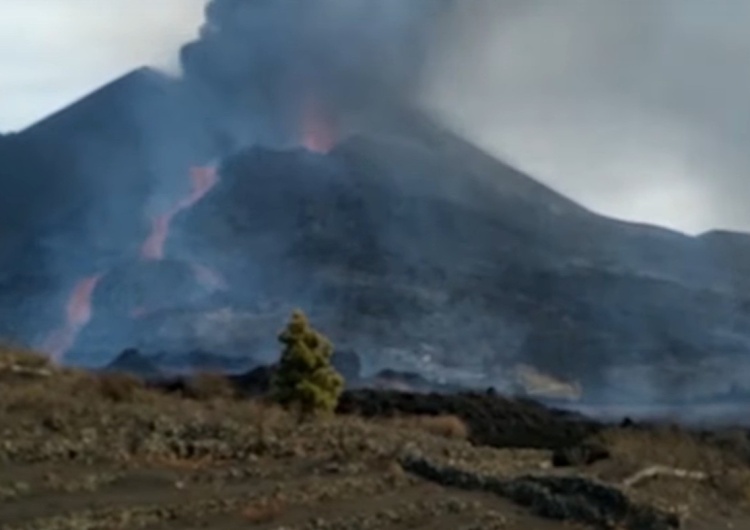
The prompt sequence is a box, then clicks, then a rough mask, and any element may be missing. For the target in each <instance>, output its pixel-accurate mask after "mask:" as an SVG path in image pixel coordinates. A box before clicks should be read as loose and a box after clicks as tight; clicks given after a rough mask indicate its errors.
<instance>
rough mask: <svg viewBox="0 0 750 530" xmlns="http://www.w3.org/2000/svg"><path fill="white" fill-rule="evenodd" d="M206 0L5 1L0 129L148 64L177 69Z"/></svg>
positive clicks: (1, 5) (0, 4)
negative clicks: (179, 55)
mask: <svg viewBox="0 0 750 530" xmlns="http://www.w3.org/2000/svg"><path fill="white" fill-rule="evenodd" d="M204 5H205V0H0V131H9V130H17V129H19V128H22V127H24V126H26V125H28V124H30V123H31V122H34V121H36V120H37V119H39V118H42V117H44V116H45V115H46V114H48V113H49V112H51V111H54V110H57V109H58V108H61V107H64V106H65V105H67V104H68V103H70V101H71V100H72V99H75V98H78V97H80V96H83V95H85V94H86V93H87V92H88V91H90V90H92V89H93V88H96V87H97V86H98V85H102V84H104V83H106V82H108V81H110V80H111V79H112V78H114V77H116V76H118V75H120V74H122V73H124V72H126V71H127V70H129V69H131V68H133V67H136V66H141V65H143V64H159V65H164V66H174V64H176V63H175V58H176V52H177V50H178V49H179V46H180V45H181V44H182V43H184V42H186V41H187V40H190V39H191V38H192V37H193V36H194V35H195V34H196V32H197V28H198V26H199V25H200V23H201V20H202V18H203V6H204Z"/></svg>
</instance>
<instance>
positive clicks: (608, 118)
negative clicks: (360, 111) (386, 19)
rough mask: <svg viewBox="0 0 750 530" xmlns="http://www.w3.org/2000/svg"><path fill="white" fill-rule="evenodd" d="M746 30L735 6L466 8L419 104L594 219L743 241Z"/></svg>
mask: <svg viewBox="0 0 750 530" xmlns="http://www.w3.org/2000/svg"><path fill="white" fill-rule="evenodd" d="M510 8H513V9H510ZM748 22H750V5H748V4H747V3H746V2H737V1H735V0H716V1H710V2H709V1H706V0H566V1H559V0H526V1H524V2H518V1H513V0H474V1H471V2H464V3H462V5H461V9H460V10H459V12H457V13H456V14H455V16H454V17H453V20H452V24H451V27H450V32H448V33H446V35H445V37H444V38H442V39H441V40H440V41H438V42H437V43H436V46H437V47H436V48H433V49H432V50H431V53H430V64H429V66H428V68H427V75H426V78H425V79H424V84H423V88H424V94H423V95H424V100H425V102H426V103H427V104H428V105H429V106H430V107H431V108H432V109H433V110H435V111H436V112H438V113H439V114H440V115H442V116H443V117H444V119H446V120H447V121H448V122H450V123H451V124H453V125H454V126H457V127H459V128H460V129H461V130H462V132H464V133H465V134H466V135H467V136H469V137H471V138H472V139H474V140H476V141H478V142H480V143H481V144H483V145H484V146H486V147H487V148H489V149H490V150H492V151H493V152H494V153H496V154H499V155H501V156H504V157H505V158H506V159H510V161H512V162H514V163H516V164H517V165H519V166H521V167H522V168H523V169H526V170H528V171H529V172H530V173H531V174H532V175H534V176H535V177H537V178H540V179H541V180H543V181H545V182H546V183H548V184H550V185H551V186H553V187H554V188H556V189H558V190H560V191H561V192H563V193H566V194H567V195H569V196H571V197H572V198H574V199H577V200H579V201H581V202H583V203H584V204H585V205H587V206H589V207H592V208H593V209H595V210H597V211H600V212H602V213H605V214H611V215H616V216H620V217H625V218H629V219H633V220H638V221H650V222H654V223H658V224H666V225H668V226H672V227H677V228H680V229H683V230H687V231H690V232H700V231H703V230H708V229H711V228H717V227H728V228H736V229H742V230H747V229H748V228H750V209H748V208H747V206H746V202H747V198H748V196H750V180H748V179H747V173H748V169H749V168H750V157H748V154H747V153H748V151H747V148H746V145H747V142H748V140H750V138H749V136H750V128H749V127H748V123H750V103H749V100H748V94H750V59H749V57H750V53H749V52H750V37H749V36H748V35H749V34H748V32H747V31H746V28H747V24H748Z"/></svg>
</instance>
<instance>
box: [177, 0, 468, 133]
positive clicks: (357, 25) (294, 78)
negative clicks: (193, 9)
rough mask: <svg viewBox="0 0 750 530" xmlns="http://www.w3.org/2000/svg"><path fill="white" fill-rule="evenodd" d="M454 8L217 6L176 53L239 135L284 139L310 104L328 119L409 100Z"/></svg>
mask: <svg viewBox="0 0 750 530" xmlns="http://www.w3.org/2000/svg"><path fill="white" fill-rule="evenodd" d="M452 5H453V4H452V2H450V1H445V0H424V1H420V2H404V1H402V0H381V1H372V0H320V1H315V2H310V1H309V0H250V1H247V0H245V1H243V0H213V1H211V2H210V3H209V4H208V6H207V8H206V22H205V24H204V26H203V28H202V30H201V37H200V39H199V40H197V41H195V42H192V43H190V44H188V45H187V46H185V47H184V48H183V50H182V53H181V59H182V66H183V69H184V73H185V77H186V79H187V80H188V81H192V82H197V83H198V84H200V85H201V86H203V87H205V88H208V89H209V91H210V92H211V93H213V94H215V95H217V99H221V100H222V101H223V102H224V103H225V104H226V108H231V109H232V112H231V114H232V115H233V116H234V120H235V122H237V121H242V122H243V123H242V125H241V126H240V127H239V130H243V129H244V130H245V131H246V132H247V131H248V130H249V132H250V134H253V133H258V131H262V132H263V133H265V134H266V135H268V134H269V131H274V132H275V134H276V135H277V138H276V139H278V138H282V139H283V138H284V137H288V136H289V135H290V134H293V130H294V129H296V128H297V127H298V126H299V121H300V116H301V115H303V114H304V113H305V112H306V109H305V108H304V107H305V105H308V104H309V101H310V99H311V98H314V99H315V100H316V103H315V104H316V105H318V106H322V107H324V108H325V109H326V112H328V113H331V114H333V115H334V116H333V117H334V118H337V117H338V115H339V114H344V115H351V114H354V113H357V112H358V111H360V110H362V109H363V108H364V107H367V106H368V105H371V104H373V102H375V101H377V100H380V99H383V98H395V99H397V100H401V101H406V100H411V99H413V98H414V96H415V94H416V91H417V88H418V87H419V81H420V77H421V72H422V65H423V64H425V60H426V53H427V51H428V49H429V46H430V38H431V36H432V35H433V34H434V33H435V30H436V28H437V26H438V25H439V23H440V21H441V20H442V19H443V18H444V17H445V15H446V14H447V13H448V12H449V11H451V10H452ZM238 109H244V110H245V112H244V113H243V114H242V115H241V118H237V111H238ZM252 125H254V128H252ZM266 140H273V138H271V139H269V138H266Z"/></svg>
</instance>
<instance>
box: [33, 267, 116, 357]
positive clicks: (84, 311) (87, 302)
mask: <svg viewBox="0 0 750 530" xmlns="http://www.w3.org/2000/svg"><path fill="white" fill-rule="evenodd" d="M101 278H102V275H101V274H95V275H93V276H88V277H86V278H84V279H82V280H80V281H79V282H78V283H77V284H76V285H75V287H74V289H73V292H72V293H71V295H70V298H68V304H67V305H66V307H65V323H64V324H63V325H62V326H61V327H59V328H58V329H56V330H54V331H53V332H52V333H51V334H50V336H49V337H47V339H46V340H45V341H44V343H43V344H42V346H41V348H40V349H41V350H42V351H44V352H45V353H47V354H48V355H49V356H50V358H51V359H52V360H53V361H54V362H59V361H60V360H61V359H62V357H63V356H64V355H65V352H67V351H68V350H69V349H70V348H72V347H73V344H75V341H76V338H77V337H78V334H79V333H80V332H81V330H82V329H83V327H84V326H85V325H86V324H87V323H88V322H89V320H91V314H92V312H91V299H92V297H93V295H94V290H95V289H96V286H97V285H98V284H99V281H100V280H101Z"/></svg>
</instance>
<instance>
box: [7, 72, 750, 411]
mask: <svg viewBox="0 0 750 530" xmlns="http://www.w3.org/2000/svg"><path fill="white" fill-rule="evenodd" d="M197 97H198V96H197V93H196V92H191V91H189V90H188V89H187V88H186V87H185V86H184V85H183V84H181V83H179V82H176V81H174V80H170V79H167V78H165V77H163V76H161V75H159V74H156V73H154V72H151V71H149V70H138V71H135V72H133V73H131V74H129V75H127V76H125V77H123V78H121V79H119V80H117V81H115V82H113V83H111V84H109V85H107V86H105V87H103V88H102V89H101V90H98V91H96V92H95V93H94V94H92V95H91V96H89V97H87V98H84V99H83V100H81V101H79V102H77V103H76V104H74V105H72V106H70V107H69V108H67V109H63V110H62V111H61V112H59V113H57V114H55V115H53V116H51V117H50V118H48V119H46V120H43V121H41V122H39V123H38V124H36V125H35V126H33V127H31V128H30V129H28V130H27V131H24V132H22V133H20V134H17V135H10V136H3V137H0V186H2V189H3V190H7V192H6V191H4V192H3V193H2V194H0V221H2V222H0V313H2V314H4V315H10V316H8V317H7V318H6V319H5V320H3V321H2V322H0V326H2V328H1V329H0V333H2V334H3V335H8V334H10V335H12V336H13V337H17V338H21V339H25V340H30V339H33V338H38V336H39V335H40V334H44V333H45V332H46V331H47V330H49V329H51V328H52V327H53V326H55V325H57V324H58V323H59V319H60V316H61V314H62V312H63V308H64V304H65V298H66V296H67V295H68V293H69V292H70V289H71V288H72V286H73V285H74V283H75V282H76V281H77V280H79V279H80V278H81V277H83V276H86V275H88V274H92V273H94V272H107V271H109V270H110V269H114V270H113V272H111V274H109V275H107V276H106V279H105V280H103V283H102V287H101V289H102V291H101V292H99V293H97V294H96V295H95V309H97V311H95V314H96V317H95V319H94V320H93V321H92V326H90V328H89V329H87V330H86V332H85V333H84V334H83V335H82V337H83V342H86V343H87V344H88V347H89V348H94V349H93V350H92V351H94V350H96V351H97V352H98V351H100V350H101V345H105V344H107V342H108V341H114V338H113V337H112V336H111V333H113V332H111V331H109V330H117V332H118V333H119V335H118V336H117V337H116V338H117V340H116V341H114V342H116V343H117V348H116V349H117V350H119V349H121V344H122V343H123V341H128V340H129V337H130V335H131V334H132V335H133V337H132V342H133V343H134V345H138V346H143V347H146V346H149V347H150V346H151V345H153V344H156V345H157V346H158V343H159V341H160V340H162V338H161V336H162V335H163V334H162V335H160V333H161V332H160V331H159V330H161V329H166V330H167V331H166V332H165V333H167V334H171V335H170V337H171V339H175V340H173V342H172V343H178V342H179V341H178V340H176V339H180V338H181V337H178V336H177V335H180V334H182V335H184V331H180V330H190V331H191V333H192V335H191V338H190V341H192V342H191V343H190V344H189V347H190V348H191V349H193V348H202V347H203V348H208V349H209V350H216V349H219V350H221V346H222V345H224V344H232V348H231V351H232V352H237V351H242V352H251V353H252V354H253V355H254V354H256V353H257V352H256V351H255V350H257V349H258V344H261V343H263V342H264V341H265V342H267V343H268V344H269V345H270V346H272V347H273V348H275V345H274V344H273V338H274V336H275V332H276V331H277V328H278V326H280V325H281V324H282V321H283V318H284V317H285V315H286V312H287V311H288V309H289V307H290V306H292V305H301V306H303V307H305V308H306V309H308V310H310V311H311V313H312V314H313V315H314V320H315V322H316V324H317V325H319V326H320V327H321V328H322V329H323V330H324V331H325V332H326V333H328V334H330V335H331V336H332V337H333V338H334V340H335V342H336V343H337V344H338V345H339V346H341V347H344V348H353V349H355V350H357V351H358V352H360V353H361V354H362V355H363V357H364V360H365V363H364V364H365V369H366V370H368V369H372V368H377V367H378V365H391V366H393V365H395V367H396V368H406V369H413V368H414V367H413V366H408V363H407V361H409V362H411V363H412V364H417V365H420V366H422V367H424V366H425V365H426V364H430V361H431V362H432V365H435V366H437V367H440V368H441V369H449V368H457V367H458V368H463V369H466V368H472V369H474V371H475V372H477V371H481V372H482V375H484V376H486V378H485V380H484V381H482V382H481V384H483V385H484V384H490V383H491V384H501V383H502V382H504V381H505V380H507V378H508V375H509V373H508V372H509V370H508V368H509V367H510V366H512V365H513V364H515V363H519V362H522V363H529V364H532V365H536V366H537V367H538V368H541V369H543V370H547V371H551V372H553V373H555V374H557V375H561V376H566V377H571V378H576V379H580V380H581V381H582V383H583V384H584V389H585V391H586V392H587V393H588V394H589V396H590V397H592V398H593V397H596V395H597V393H596V390H597V389H601V388H607V389H608V392H611V393H614V394H618V395H620V396H621V395H622V392H624V391H625V390H630V391H631V392H633V393H639V394H641V397H645V398H646V399H651V398H655V397H660V396H659V395H658V394H659V393H664V395H671V396H675V395H677V396H679V395H681V394H690V395H694V394H695V393H701V394H716V393H721V392H727V391H730V390H732V388H731V387H732V385H733V384H735V383H736V386H741V385H742V384H743V383H742V381H743V380H747V379H748V378H747V377H746V374H747V373H749V372H750V370H747V369H746V368H745V361H742V360H741V359H742V358H743V357H746V355H745V354H746V353H747V351H748V350H749V349H750V342H749V341H750V318H749V316H750V315H749V314H748V312H749V311H750V304H748V299H750V292H749V291H748V285H747V280H746V278H747V277H748V274H747V273H748V272H750V237H748V236H745V235H741V234H732V233H724V232H716V233H709V234H706V235H704V236H702V237H699V238H691V237H687V236H684V235H682V234H679V233H675V232H672V231H668V230H664V229H660V228H656V227H650V226H643V225H635V224H629V223H623V222H617V221H614V220H611V219H607V218H604V217H601V216H598V215H595V214H593V213H591V212H589V211H587V210H586V209H584V208H582V207H580V206H579V205H577V204H575V203H574V202H572V201H570V200H568V199H566V198H565V197H562V196H561V195H559V194H557V193H555V192H554V191H552V190H550V189H548V188H546V187H544V186H542V185H541V184H539V183H537V182H535V181H534V180H533V179H531V178H530V177H528V176H527V175H525V174H523V173H521V172H519V171H517V170H515V169H513V168H511V167H509V166H507V165H506V164H503V163H502V162H500V161H497V160H495V159H493V158H492V157H490V156H488V155H487V154H485V153H483V152H481V151H480V150H479V149H477V148H476V147H474V146H472V145H470V144H468V143H466V142H465V141H463V140H461V139H460V138H457V137H456V136H454V135H452V134H450V133H448V132H446V131H444V130H442V129H441V128H440V127H437V126H436V125H434V124H432V123H430V122H429V121H428V120H426V119H424V117H422V116H420V115H418V114H417V113H414V112H405V111H403V110H394V109H395V108H396V107H393V108H388V109H386V108H384V107H383V108H380V107H379V108H378V110H377V111H376V112H375V114H378V116H377V120H376V119H374V118H373V116H367V117H360V118H358V119H359V120H360V123H359V125H358V127H359V129H361V130H362V131H366V133H362V134H359V135H355V136H352V137H350V138H348V139H346V140H345V141H343V142H342V143H340V144H339V145H338V146H337V147H336V148H335V149H334V151H333V152H331V153H330V154H329V155H325V156H323V155H316V154H312V153H308V152H305V151H303V150H298V151H293V150H291V151H285V152H274V151H268V150H262V149H246V150H244V151H241V152H238V153H237V154H236V155H235V156H232V157H231V158H229V159H227V160H225V161H224V163H223V165H222V171H221V173H222V181H221V183H220V184H219V185H218V186H217V187H215V188H214V189H213V190H212V191H211V192H210V193H209V194H208V195H207V196H206V197H205V198H204V199H203V200H202V201H201V202H200V203H198V204H197V205H196V206H195V207H193V208H192V209H190V210H188V211H185V212H183V213H182V214H180V215H179V216H178V217H177V218H176V219H175V223H174V226H173V230H172V236H171V237H170V239H169V240H168V244H167V247H168V248H167V255H168V256H169V257H170V258H173V259H174V261H173V262H170V263H166V264H164V265H163V266H162V267H156V268H154V267H148V266H146V267H141V266H140V265H138V264H132V263H133V260H134V259H135V258H136V257H137V252H138V247H139V245H140V243H141V242H142V240H143V238H144V237H145V236H146V233H147V231H148V229H149V226H148V216H149V214H152V213H153V207H154V204H153V201H154V198H155V197H154V195H157V196H159V197H161V195H169V194H170V192H175V191H180V189H182V190H183V191H184V188H185V187H186V186H187V168H188V166H190V165H192V164H205V163H206V162H207V161H208V160H210V159H212V158H213V157H218V156H220V148H219V141H218V139H219V136H220V135H219V134H218V133H217V131H218V130H219V129H220V127H219V126H218V125H219V124H218V121H219V120H212V119H211V117H212V114H211V112H212V111H211V109H210V105H208V104H207V105H208V106H204V105H203V103H205V101H202V100H199V99H196V98H197ZM199 103H200V104H199ZM224 140H226V138H225V139H224ZM221 143H222V144H224V147H226V145H228V142H226V141H222V142H221ZM181 187H182V188H181ZM170 196H171V195H170ZM122 264H126V265H122ZM129 264H132V265H129ZM195 266H200V267H206V269H205V270H207V271H209V273H210V274H213V273H215V274H216V275H217V277H220V278H222V279H223V280H225V281H226V285H228V286H229V289H228V290H227V291H226V292H224V293H220V294H219V295H217V294H216V293H214V294H213V295H211V297H208V298H203V299H201V297H202V296H204V294H203V293H202V290H201V288H200V286H199V285H198V286H195V287H194V288H193V287H191V286H190V285H189V284H190V282H191V281H192V279H191V274H190V273H189V272H188V271H189V270H194V269H193V268H194V267H195ZM178 269H179V270H180V271H181V272H179V273H177V274H176V275H175V276H174V278H171V281H163V282H162V281H161V280H159V279H158V278H161V277H162V276H161V275H162V272H159V271H162V270H166V271H169V270H174V271H177V270H178ZM166 274H167V275H171V273H170V272H167V273H166ZM154 278H156V280H154ZM183 279H184V281H183ZM132 285H135V286H137V289H136V291H137V292H135V298H136V299H137V300H132V299H131V297H132V295H133V292H132V291H133V290H132V289H130V288H129V287H128V286H132ZM138 293H140V294H138ZM205 296H206V297H207V296H208V295H207V294H206V295H205ZM141 298H143V299H152V298H158V299H159V300H158V302H159V303H158V304H156V305H157V307H147V308H146V309H147V310H150V311H151V313H147V314H146V315H145V316H143V315H142V317H139V319H138V320H137V321H132V322H131V321H120V320H117V319H118V318H120V319H127V318H129V317H128V316H117V315H124V314H125V313H127V311H130V310H132V309H136V310H137V309H139V308H138V307H133V306H134V305H136V306H137V305H138V303H139V300H140V299H141ZM162 302H163V303H162ZM222 308H228V309H229V313H226V312H221V311H220V310H221V309H222ZM206 309H210V310H211V311H214V313H211V316H210V318H203V320H202V321H200V318H199V321H195V320H191V317H190V313H191V311H192V312H194V313H196V314H198V316H199V317H200V316H201V315H203V314H205V312H206ZM232 312H235V313H237V314H238V316H237V317H235V316H234V314H233V313H232ZM183 317H184V318H183ZM105 320H108V321H107V322H104V321H105ZM157 328H158V329H157ZM215 330H220V331H215ZM193 332H194V333H193ZM212 334H213V335H212ZM216 335H221V336H220V337H217V336H216ZM193 336H194V338H193ZM207 337H208V338H207ZM209 339H210V340H209ZM190 341H188V342H190ZM206 341H208V342H206ZM114 342H113V343H114ZM94 346H95V347H94ZM146 349H148V348H146ZM274 351H275V350H274ZM85 353H87V355H88V352H85ZM116 353H117V351H109V352H101V353H97V355H103V358H102V359H101V363H104V362H106V361H107V358H111V357H113V356H114V355H115V354H116ZM644 363H645V364H648V365H649V366H650V368H649V369H648V370H643V369H642V366H640V365H642V364H644ZM405 364H406V365H407V366H403V365H405ZM436 370H437V368H436ZM639 370H640V371H639ZM431 375H433V376H435V377H440V376H444V377H450V378H453V379H456V378H459V379H460V378H461V377H468V375H467V374H463V373H457V372H456V371H455V370H454V371H453V372H450V373H448V372H445V370H443V371H442V372H440V373H434V374H431ZM698 375H700V376H701V377H697V376H698ZM732 378H734V379H735V380H736V381H733V380H732ZM656 381H658V383H659V384H658V385H656V384H650V383H655V382H656ZM621 383H622V385H620V384H621ZM631 383H637V384H635V385H634V384H631ZM618 385H619V386H625V387H627V386H628V385H630V388H629V389H628V388H618ZM646 389H648V390H649V391H650V393H648V394H644V393H643V390H646ZM740 390H741V389H740ZM654 393H656V395H654ZM599 397H606V396H599Z"/></svg>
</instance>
